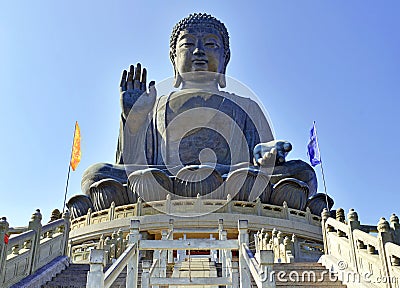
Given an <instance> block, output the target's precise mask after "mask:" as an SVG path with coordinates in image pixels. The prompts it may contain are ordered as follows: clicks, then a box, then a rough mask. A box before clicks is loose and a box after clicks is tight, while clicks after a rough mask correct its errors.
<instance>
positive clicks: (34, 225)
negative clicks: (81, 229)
mask: <svg viewBox="0 0 400 288" xmlns="http://www.w3.org/2000/svg"><path fill="white" fill-rule="evenodd" d="M41 220H42V215H41V213H40V210H39V209H38V210H36V211H35V213H33V214H32V218H31V220H30V222H29V225H28V227H27V228H20V229H13V228H10V227H9V224H8V222H7V219H6V218H5V217H3V218H2V219H1V220H0V239H1V241H0V287H10V286H11V285H13V284H15V283H17V282H19V281H21V280H22V279H24V278H25V277H27V276H29V275H32V274H34V273H35V272H36V271H37V270H38V269H39V268H41V267H43V266H44V265H46V264H48V263H49V262H50V261H52V260H54V259H55V258H57V257H59V256H62V255H67V242H68V234H69V227H70V222H69V221H70V220H69V213H68V211H67V212H66V213H64V215H63V217H62V219H59V220H55V221H53V222H50V223H48V224H46V225H43V226H42V223H41ZM17 232H22V233H19V234H16V233H17ZM11 233H13V234H12V235H11V236H10V237H9V240H8V243H7V241H3V239H4V240H6V239H7V238H8V236H9V234H11Z"/></svg>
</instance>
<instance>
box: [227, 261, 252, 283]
mask: <svg viewBox="0 0 400 288" xmlns="http://www.w3.org/2000/svg"><path fill="white" fill-rule="evenodd" d="M236 287H239V264H238V262H232V286H230V288H236ZM249 287H251V286H249Z"/></svg>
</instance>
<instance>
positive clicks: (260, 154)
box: [253, 140, 292, 166]
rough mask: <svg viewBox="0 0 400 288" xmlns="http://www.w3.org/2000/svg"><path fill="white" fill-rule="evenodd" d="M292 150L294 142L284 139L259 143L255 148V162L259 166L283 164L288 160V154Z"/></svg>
mask: <svg viewBox="0 0 400 288" xmlns="http://www.w3.org/2000/svg"><path fill="white" fill-rule="evenodd" d="M291 150H292V144H290V142H288V141H283V140H274V141H270V142H267V143H260V144H257V145H256V147H254V150H253V154H254V164H255V165H257V166H272V165H279V164H282V163H284V162H285V161H286V156H287V154H288V153H289V152H290V151H291Z"/></svg>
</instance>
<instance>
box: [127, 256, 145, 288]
mask: <svg viewBox="0 0 400 288" xmlns="http://www.w3.org/2000/svg"><path fill="white" fill-rule="evenodd" d="M142 267H143V271H142V288H150V267H151V262H150V261H148V260H144V261H143V262H142ZM126 287H133V286H126ZM134 287H136V286H134Z"/></svg>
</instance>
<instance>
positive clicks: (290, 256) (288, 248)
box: [283, 236, 294, 263]
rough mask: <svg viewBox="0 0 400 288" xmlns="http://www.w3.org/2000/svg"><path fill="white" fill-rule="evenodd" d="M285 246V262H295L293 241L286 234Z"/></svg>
mask: <svg viewBox="0 0 400 288" xmlns="http://www.w3.org/2000/svg"><path fill="white" fill-rule="evenodd" d="M283 248H284V251H285V253H284V259H285V263H293V262H294V251H293V250H294V249H293V243H292V241H291V239H290V238H289V237H288V236H285V238H284V239H283Z"/></svg>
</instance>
